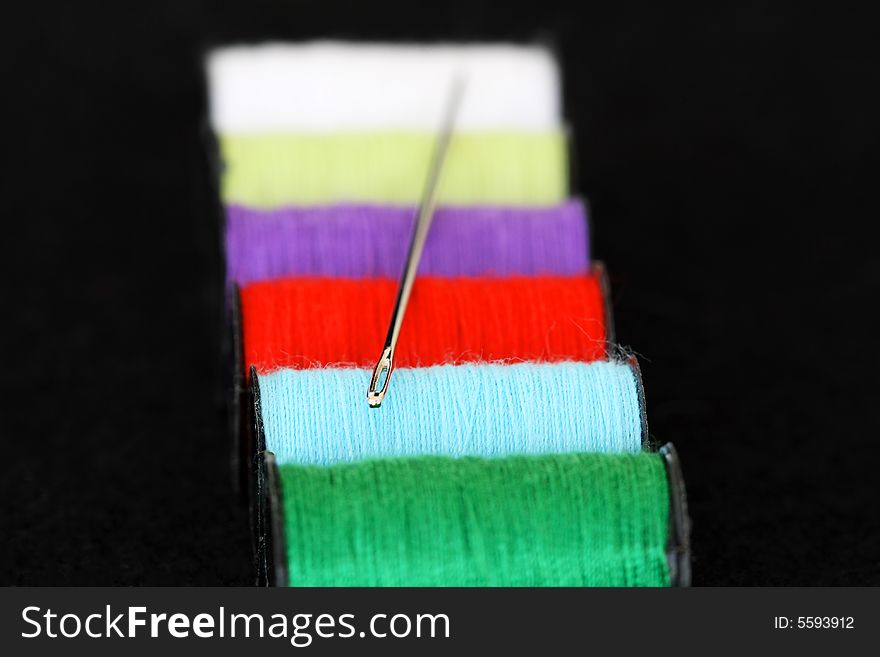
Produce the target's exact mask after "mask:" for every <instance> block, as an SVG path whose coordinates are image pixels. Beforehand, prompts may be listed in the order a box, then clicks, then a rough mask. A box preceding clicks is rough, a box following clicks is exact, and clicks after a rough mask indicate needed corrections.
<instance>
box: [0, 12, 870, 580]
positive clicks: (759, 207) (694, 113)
mask: <svg viewBox="0 0 880 657" xmlns="http://www.w3.org/2000/svg"><path fill="white" fill-rule="evenodd" d="M570 4H571V5H572V6H570V7H567V8H566V7H565V6H564V5H563V4H559V5H558V6H554V5H553V3H549V2H539V3H534V2H533V3H529V4H527V5H526V4H523V5H515V4H512V3H501V2H497V3H488V2H476V1H473V0H471V1H469V2H452V1H449V2H431V3H429V2H413V1H410V2H399V3H387V4H378V3H374V2H358V3H350V4H348V5H346V4H342V3H332V2H326V1H324V2H309V3H306V2H298V3H297V2H289V1H287V2H285V1H282V0H277V1H272V2H270V1H256V0H252V1H250V2H237V3H233V2H210V1H208V0H200V1H193V2H184V1H182V0H178V1H176V2H174V1H168V0H166V1H153V2H148V3H146V2H145V3H137V4H134V3H118V2H116V3H114V2H106V3H100V4H99V3H90V2H55V3H44V2H30V3H27V4H26V8H25V9H22V8H21V7H19V9H18V11H16V12H15V13H11V11H12V10H10V9H9V8H5V9H4V13H7V12H8V13H7V15H6V16H5V17H4V19H3V21H2V24H3V28H2V29H3V31H4V35H3V39H2V49H3V51H4V52H3V56H2V61H0V66H2V69H0V71H2V81H3V85H2V87H0V88H2V89H3V96H2V100H0V104H2V116H3V117H4V118H3V121H2V125H0V128H2V133H3V142H2V147H0V163H2V166H0V170H2V176H0V193H2V194H0V208H2V210H0V211H2V215H3V219H4V221H3V224H2V226H3V227H2V234H3V240H2V243H3V250H2V253H3V257H2V267H3V271H2V280H3V288H2V289H3V308H4V310H3V313H2V318H0V325H2V330H0V337H2V362H0V381H2V397H0V411H2V424H0V427H2V429H0V430H2V435H3V453H2V459H0V505H2V507H0V508H2V509H3V511H2V527H0V549H2V551H3V552H2V553H0V583H4V584H247V583H249V582H250V577H251V567H250V561H249V542H248V531H247V523H246V518H245V515H244V513H243V511H242V510H241V508H240V507H239V506H237V501H236V498H235V497H234V495H233V493H232V491H231V488H230V485H229V481H230V478H229V473H228V468H227V463H226V457H227V453H228V452H227V446H226V444H225V434H224V427H225V425H224V418H223V412H222V404H221V399H222V396H221V393H220V390H221V383H220V381H221V371H220V361H219V352H220V346H219V340H220V329H219V327H220V321H221V293H222V263H221V256H220V251H219V247H218V245H219V234H218V227H217V225H216V224H215V222H214V216H213V215H212V214H211V212H212V201H211V199H212V196H211V190H210V188H209V185H208V173H207V169H206V167H205V164H204V158H203V151H202V144H201V142H200V134H199V128H200V122H201V119H202V117H203V115H204V112H205V104H204V85H203V82H202V81H201V78H200V68H199V52H200V51H201V49H202V48H203V47H205V46H206V45H209V44H211V43H217V42H223V41H227V40H236V41H238V40H256V39H260V38H289V39H294V38H296V39H305V38H315V37H326V36H336V37H359V38H374V39H375V38H388V39H401V38H410V39H415V38H417V39H424V38H454V39H479V38H493V39H494V38H513V39H528V38H531V37H534V36H535V35H546V36H551V37H553V38H555V40H556V43H557V45H558V48H559V52H560V56H561V59H562V64H563V67H564V73H565V91H566V104H567V112H568V116H569V118H570V120H571V122H572V123H573V125H574V128H575V135H576V146H577V153H578V160H579V169H578V176H577V180H576V184H577V187H578V189H579V190H580V191H582V192H583V193H584V194H586V196H587V197H588V198H589V200H590V203H591V207H592V217H593V227H594V236H595V243H594V250H595V254H596V255H597V256H598V257H601V258H602V259H604V260H605V261H606V263H607V265H608V267H609V269H610V271H611V273H612V282H613V285H614V291H615V310H616V320H617V328H618V336H619V338H620V340H621V342H622V343H624V344H626V345H629V346H631V347H632V348H633V349H635V350H636V351H637V352H638V353H639V354H640V355H641V356H643V371H644V377H645V384H646V388H647V396H648V413H649V416H648V417H649V421H650V425H651V431H652V433H653V434H654V435H655V436H656V437H657V438H658V439H659V440H662V441H666V440H673V441H674V442H675V443H676V445H677V447H678V449H679V452H680V454H681V458H682V460H683V464H684V468H685V476H686V479H687V482H688V492H689V496H690V504H691V511H692V516H693V521H694V531H693V546H694V581H695V584H880V545H878V538H880V511H878V490H880V485H878V481H877V472H878V470H877V468H876V461H878V449H877V448H876V444H877V441H878V437H880V426H878V419H877V414H876V412H875V411H874V408H872V406H873V404H872V401H873V400H874V397H875V395H876V392H877V386H876V384H875V373H874V372H875V367H876V364H877V363H876V361H877V357H876V353H875V352H876V350H877V349H876V347H875V345H874V342H875V339H876V336H877V334H878V322H877V319H876V312H874V309H873V307H872V306H874V305H875V304H876V302H877V299H878V291H880V290H878V288H880V262H878V258H877V257H876V255H875V254H876V253H877V248H878V247H877V243H876V241H875V238H874V237H873V232H875V231H872V230H871V228H872V227H873V225H874V224H876V222H877V220H878V214H877V212H876V208H875V207H871V206H870V205H869V203H873V198H872V196H874V195H875V194H876V192H875V189H874V188H875V183H876V180H877V177H876V176H877V172H876V169H877V167H876V164H877V155H878V116H880V112H878V109H880V108H878V105H877V103H876V102H875V101H876V99H875V98H873V95H874V93H875V90H876V89H877V88H878V82H880V80H878V73H877V71H878V67H877V61H876V60H877V57H876V56H875V53H874V52H873V45H874V43H875V42H876V39H877V36H878V35H877V34H876V29H875V28H874V23H873V22H871V21H869V20H868V18H867V16H863V15H858V14H856V13H851V12H849V10H848V9H846V7H845V6H844V5H843V4H841V3H833V4H830V5H829V6H827V7H825V8H824V9H820V8H816V7H808V6H807V5H808V3H799V4H794V3H792V4H791V5H782V4H774V3H767V2H764V3H749V2H742V1H741V2H732V3H700V4H696V5H694V6H691V7H683V6H673V5H671V4H669V3H658V2H648V1H646V2H640V3H633V4H630V3H601V4H600V3H596V4H595V6H589V5H583V6H580V7H575V6H574V5H575V4H579V3H570ZM22 6H25V4H24V3H22Z"/></svg>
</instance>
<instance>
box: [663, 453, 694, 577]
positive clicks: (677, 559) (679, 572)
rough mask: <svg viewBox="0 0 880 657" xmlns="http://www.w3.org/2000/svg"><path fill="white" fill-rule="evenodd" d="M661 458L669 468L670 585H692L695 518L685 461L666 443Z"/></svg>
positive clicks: (667, 545)
mask: <svg viewBox="0 0 880 657" xmlns="http://www.w3.org/2000/svg"><path fill="white" fill-rule="evenodd" d="M660 456H661V457H663V463H664V464H665V465H666V480H667V482H668V485H669V538H668V540H667V544H666V558H667V561H668V563H669V583H670V585H672V586H681V587H684V586H690V585H691V546H690V537H691V519H690V517H689V516H688V510H687V493H686V491H685V485H684V476H683V475H682V472H681V462H680V461H679V459H678V452H676V451H675V447H674V446H673V445H672V443H666V444H665V445H663V447H661V448H660Z"/></svg>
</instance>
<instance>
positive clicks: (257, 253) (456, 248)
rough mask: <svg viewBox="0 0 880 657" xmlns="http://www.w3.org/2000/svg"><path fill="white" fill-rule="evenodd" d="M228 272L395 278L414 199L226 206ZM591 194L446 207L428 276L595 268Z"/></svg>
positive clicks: (241, 278) (424, 269) (426, 257)
mask: <svg viewBox="0 0 880 657" xmlns="http://www.w3.org/2000/svg"><path fill="white" fill-rule="evenodd" d="M226 216H227V221H226V258H227V276H228V277H229V280H231V281H235V282H237V283H238V284H239V285H243V284H246V283H251V282H254V281H259V280H270V279H275V278H282V277H289V276H336V277H347V278H377V277H378V278H383V277H384V278H392V279H393V278H397V277H398V276H400V272H401V271H403V265H404V260H405V258H406V251H407V245H408V243H409V237H410V234H411V232H412V224H413V218H414V216H415V208H414V207H406V206H393V205H325V206H306V207H286V208H281V209H277V210H257V209H254V208H248V207H245V206H241V205H231V206H229V207H228V208H227V215H226ZM587 240H588V237H587V218H586V212H585V209H584V205H583V203H581V202H580V201H578V200H571V201H567V202H565V203H562V204H560V205H555V206H551V207H534V208H526V207H513V206H471V207H442V208H439V209H438V210H437V212H436V213H435V215H434V220H433V223H432V224H431V231H430V232H429V233H428V240H427V242H426V244H425V251H424V253H423V254H422V260H421V262H420V264H419V275H421V276H426V275H427V276H536V275H541V274H545V275H547V274H549V275H556V276H570V275H575V274H584V273H586V272H587V270H588V268H589V256H588V254H589V251H590V249H589V244H588V241H587Z"/></svg>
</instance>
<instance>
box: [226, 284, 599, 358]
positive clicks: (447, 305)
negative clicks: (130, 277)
mask: <svg viewBox="0 0 880 657" xmlns="http://www.w3.org/2000/svg"><path fill="white" fill-rule="evenodd" d="M396 293H397V283H396V282H395V281H393V280H391V279H329V278H288V279H282V280H277V281H267V282H260V283H253V284H251V285H246V286H245V287H244V288H242V290H241V302H242V317H243V323H244V329H243V332H244V352H245V364H246V366H247V367H250V366H251V365H254V366H256V368H257V370H258V371H260V372H267V371H271V370H273V369H277V368H280V367H294V368H304V367H321V366H326V365H347V366H354V367H370V368H372V367H373V366H374V365H375V364H376V360H377V359H378V357H379V351H380V350H379V347H381V345H382V343H383V341H384V338H385V333H386V331H387V329H388V318H389V317H390V316H391V310H392V308H393V305H394V298H395V295H396ZM606 354H607V344H606V332H605V302H604V299H603V295H602V288H601V285H600V282H599V280H598V279H597V278H596V277H595V276H591V275H587V276H572V277H549V276H548V277H516V278H504V279H491V278H458V279H448V278H434V277H430V276H426V277H419V278H418V279H417V280H416V282H415V285H414V287H413V293H412V298H411V299H410V303H409V307H408V309H407V313H406V321H405V323H404V326H403V329H402V331H401V333H400V340H399V342H398V344H397V350H396V352H395V355H394V363H395V366H396V367H416V366H422V367H425V366H430V365H438V364H442V363H467V362H475V361H548V362H555V361H563V360H577V361H593V360H598V359H603V358H605V357H606Z"/></svg>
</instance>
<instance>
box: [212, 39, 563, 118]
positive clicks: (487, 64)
mask: <svg viewBox="0 0 880 657" xmlns="http://www.w3.org/2000/svg"><path fill="white" fill-rule="evenodd" d="M207 71H208V75H209V87H210V107H211V121H212V123H213V125H214V127H215V129H217V130H218V131H220V132H224V133H226V132H231V133H254V132H267V131H268V132H272V131H275V132H277V131H298V132H309V131H311V132H331V131H364V130H383V129H389V128H391V129H398V130H414V131H426V132H434V131H435V130H436V129H437V126H439V125H440V121H441V112H442V109H443V107H444V106H445V104H446V100H447V98H446V96H447V94H448V86H449V82H450V81H451V79H452V78H453V76H454V75H459V76H462V77H463V78H464V79H465V80H466V81H467V85H468V91H467V94H466V95H465V97H464V98H463V100H462V104H461V108H460V110H459V112H458V117H457V121H456V123H457V125H458V126H459V128H460V129H461V130H466V131H469V130H499V129H501V130H524V131H539V130H547V129H551V128H557V127H559V117H560V109H559V107H560V102H559V97H560V91H559V73H558V71H557V67H556V63H555V62H554V60H553V57H552V55H551V54H550V53H549V52H548V51H547V50H546V49H544V48H540V47H530V46H514V45H498V44H496V45H480V44H471V45H452V44H440V45H399V44H395V45H391V44H364V43H332V42H317V43H302V44H277V43H276V44H272V43H270V44H263V45H258V46H235V47H228V48H222V49H219V50H216V51H214V52H213V53H212V54H211V55H210V57H209V59H208V62H207Z"/></svg>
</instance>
